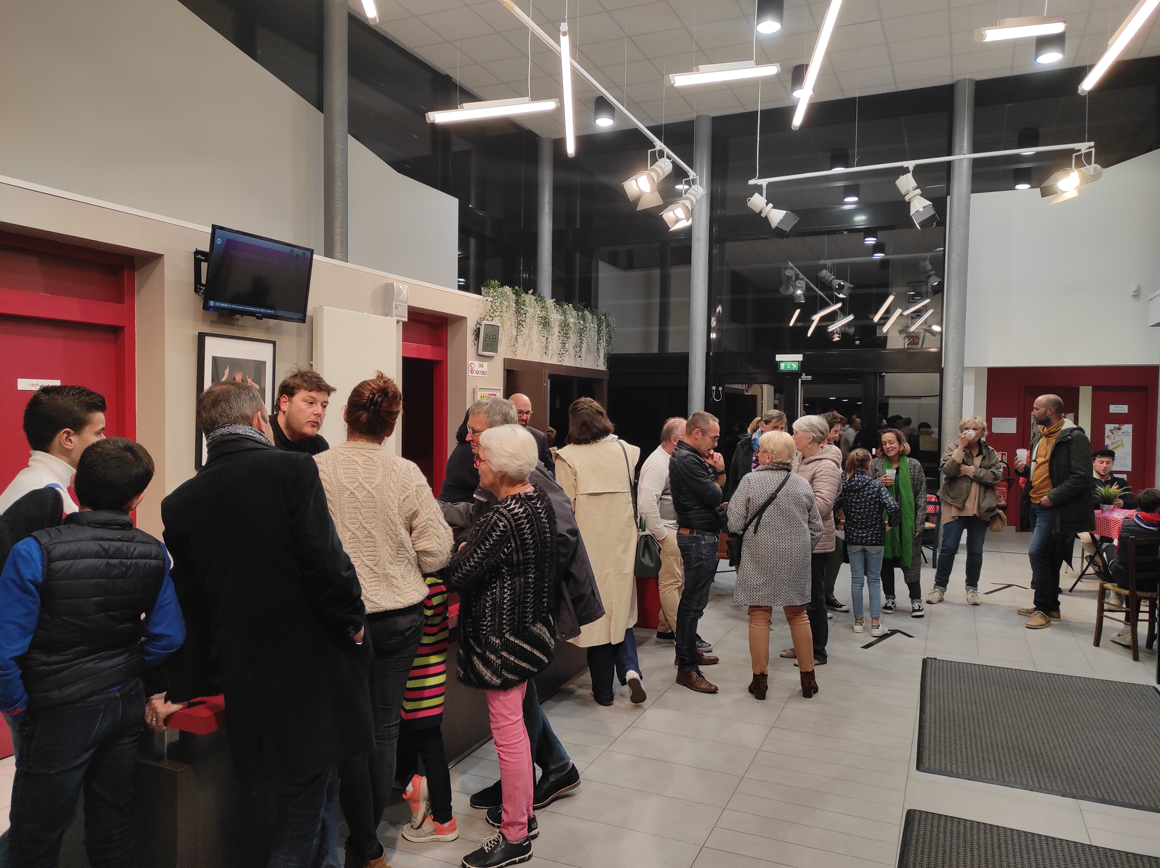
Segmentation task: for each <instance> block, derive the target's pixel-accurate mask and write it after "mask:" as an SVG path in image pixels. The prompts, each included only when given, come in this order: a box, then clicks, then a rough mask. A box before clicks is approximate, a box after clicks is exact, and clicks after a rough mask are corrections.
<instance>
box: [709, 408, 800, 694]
mask: <svg viewBox="0 0 1160 868" xmlns="http://www.w3.org/2000/svg"><path fill="white" fill-rule="evenodd" d="M794 451H795V450H794V443H793V438H792V437H790V436H789V435H788V434H786V433H785V432H784V431H770V432H768V433H766V434H762V435H761V439H760V440H758V454H757V461H758V465H759V466H758V468H757V469H756V470H755V471H753V472H752V473H749V474H746V475H745V477H744V478H743V479H742V480H741V482H740V483H739V484H738V486H737V491H736V492H735V493H734V495H733V498H732V499H731V500H730V501H729V531H730V533H735V534H740V533H741V532H742V530H743V529H745V526H746V523H747V522H749V521H750V519H751V518H753V522H752V524H751V525H750V526H749V528H748V530H746V531H745V534H744V537H743V540H744V541H743V543H742V547H741V564H740V566H739V567H738V570H737V586H736V590H735V591H734V595H733V602H734V603H736V604H737V605H739V606H748V607H749V655H750V657H751V658H752V659H753V681H752V682H751V683H750V685H749V692H750V693H752V694H753V695H754V696H755V697H756V698H758V699H765V694H766V691H767V690H768V689H769V628H770V621H771V619H772V616H773V607H774V606H781V607H782V609H783V610H784V611H785V619H786V621H788V622H789V629H790V635H791V636H792V637H793V644H794V649H795V650H796V651H797V658H798V660H799V661H800V662H801V682H802V696H805V697H806V698H809V697H811V696H813V695H814V694H815V693H817V692H818V683H817V680H816V679H815V677H814V666H813V661H814V653H813V652H814V649H813V634H812V633H811V632H810V622H809V618H808V617H807V616H806V604H807V603H808V602H809V601H810V553H811V552H812V551H813V547H814V545H815V544H816V543H817V541H818V540H819V539H820V538H821V536H822V518H821V516H820V515H819V513H818V505H817V502H816V501H815V500H814V492H813V489H812V488H811V487H810V484H809V482H808V481H806V480H805V479H804V478H803V477H802V476H800V475H798V474H796V473H794V472H793V469H792V467H791V463H792V461H793V456H794ZM774 492H777V497H776V499H775V500H774V501H773V502H772V503H771V504H770V505H769V506H768V507H767V508H766V509H765V512H764V513H762V514H761V516H760V518H758V517H757V514H758V512H759V511H760V510H761V508H762V505H763V504H765V503H766V501H768V500H769V499H770V497H772V496H773V495H774Z"/></svg>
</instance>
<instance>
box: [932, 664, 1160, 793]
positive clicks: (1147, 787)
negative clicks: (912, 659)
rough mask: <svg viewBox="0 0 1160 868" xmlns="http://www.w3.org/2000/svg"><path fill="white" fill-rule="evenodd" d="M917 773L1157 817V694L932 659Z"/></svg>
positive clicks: (1159, 756) (1136, 686)
mask: <svg viewBox="0 0 1160 868" xmlns="http://www.w3.org/2000/svg"><path fill="white" fill-rule="evenodd" d="M918 770H919V771H920V772H930V773H931V774H936V775H947V776H949V777H952V778H966V779H967V780H971V781H984V782H986V783H990V784H1001V785H1003V786H1007V787H1018V788H1019V789H1023V790H1034V791H1036V792H1039V793H1051V794H1053V795H1057V796H1067V797H1068V798H1073V799H1083V800H1085V801H1089V802H1102V803H1104V804H1107V805H1120V806H1122V807H1125V808H1136V809H1137V810H1141V811H1160V692H1157V690H1156V689H1155V688H1154V687H1151V686H1149V685H1147V684H1125V683H1122V682H1119V681H1102V680H1100V679H1097V678H1077V677H1075V676H1072V675H1051V674H1049V673H1045V672H1029V671H1027V670H1024V669H1006V668H1003V667H999V666H978V665H975V664H973V663H954V662H951V661H949V660H937V659H935V658H933V657H928V658H926V659H925V660H923V662H922V710H921V713H920V715H919V724H918Z"/></svg>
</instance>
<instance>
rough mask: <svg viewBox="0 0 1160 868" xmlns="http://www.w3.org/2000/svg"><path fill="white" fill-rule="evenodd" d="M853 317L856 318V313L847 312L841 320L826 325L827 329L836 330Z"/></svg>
mask: <svg viewBox="0 0 1160 868" xmlns="http://www.w3.org/2000/svg"><path fill="white" fill-rule="evenodd" d="M853 318H854V314H852V313H851V314H846V316H844V317H842V318H841V319H840V320H836V321H835V322H832V323H830V325H828V326H826V331H828V332H836V331H837V330H838V329H840V328H841V327H842V326H844V325H845V324H846V323H848V322H850V320H852V319H853Z"/></svg>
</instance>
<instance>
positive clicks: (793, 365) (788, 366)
mask: <svg viewBox="0 0 1160 868" xmlns="http://www.w3.org/2000/svg"><path fill="white" fill-rule="evenodd" d="M777 369H778V371H780V372H781V373H785V372H787V371H800V370H801V369H802V363H801V362H778V363H777Z"/></svg>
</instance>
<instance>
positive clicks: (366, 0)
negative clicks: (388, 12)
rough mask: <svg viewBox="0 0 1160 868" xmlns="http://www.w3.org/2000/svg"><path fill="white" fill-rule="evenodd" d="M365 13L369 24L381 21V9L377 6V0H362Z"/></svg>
mask: <svg viewBox="0 0 1160 868" xmlns="http://www.w3.org/2000/svg"><path fill="white" fill-rule="evenodd" d="M362 7H363V14H364V15H366V17H367V24H371V25H374V24H378V23H379V10H378V9H377V8H376V7H375V0H362Z"/></svg>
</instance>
